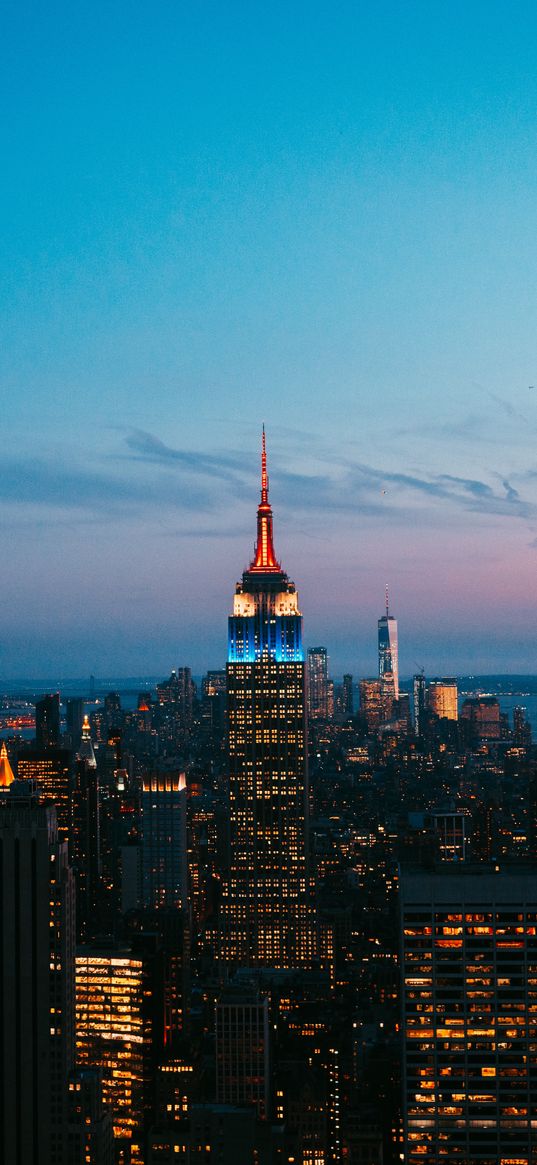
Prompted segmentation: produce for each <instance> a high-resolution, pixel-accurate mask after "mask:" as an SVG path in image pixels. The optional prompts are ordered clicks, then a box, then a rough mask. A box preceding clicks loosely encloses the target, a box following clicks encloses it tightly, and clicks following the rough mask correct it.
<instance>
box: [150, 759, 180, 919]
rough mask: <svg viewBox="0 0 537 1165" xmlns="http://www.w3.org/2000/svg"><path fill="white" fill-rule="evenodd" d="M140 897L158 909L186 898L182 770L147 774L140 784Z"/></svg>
mask: <svg viewBox="0 0 537 1165" xmlns="http://www.w3.org/2000/svg"><path fill="white" fill-rule="evenodd" d="M142 830H143V841H142V900H143V904H144V906H148V907H150V908H155V909H158V908H159V907H165V906H179V907H180V908H181V909H183V910H186V908H187V899H188V884H187V882H188V850H187V828H186V779H185V774H184V773H149V774H148V775H147V776H145V777H144V779H143V786H142Z"/></svg>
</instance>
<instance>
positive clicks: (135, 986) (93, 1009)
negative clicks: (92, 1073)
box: [76, 946, 155, 1165]
mask: <svg viewBox="0 0 537 1165" xmlns="http://www.w3.org/2000/svg"><path fill="white" fill-rule="evenodd" d="M148 971H149V968H148V965H147V960H146V959H144V956H143V953H142V952H140V953H139V954H138V953H137V954H134V953H133V952H132V951H131V950H130V948H124V949H121V948H113V949H108V948H107V947H102V948H101V947H89V946H83V947H79V949H78V952H77V956H76V1047H77V1061H78V1064H79V1066H80V1067H81V1068H86V1067H91V1066H95V1067H97V1068H100V1069H101V1071H102V1079H103V1098H104V1103H105V1105H106V1107H107V1108H109V1109H110V1111H111V1113H112V1120H113V1127H114V1137H115V1139H116V1148H117V1150H118V1152H120V1151H121V1152H122V1153H123V1157H122V1158H121V1160H123V1161H125V1162H126V1163H129V1162H131V1161H132V1163H133V1165H142V1163H143V1156H144V1154H143V1135H144V1134H143V1130H144V1119H145V1116H146V1110H147V1104H148V1092H149V1090H150V1088H151V1086H152V1070H153V1064H152V1057H153V1047H152V1042H153V1036H154V1017H153V1011H154V1005H155V1000H154V997H153V995H154V992H153V985H152V983H151V981H150V978H149V979H148Z"/></svg>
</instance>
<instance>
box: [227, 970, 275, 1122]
mask: <svg viewBox="0 0 537 1165" xmlns="http://www.w3.org/2000/svg"><path fill="white" fill-rule="evenodd" d="M215 1036H216V1101H217V1104H233V1105H236V1106H238V1107H241V1106H242V1105H253V1106H254V1107H255V1109H256V1111H257V1114H258V1116H260V1117H261V1118H262V1119H265V1120H267V1119H268V1118H269V1117H270V1056H269V1010H268V999H267V998H266V997H264V998H260V997H259V995H258V994H257V993H256V992H255V991H254V990H250V991H249V990H248V989H246V988H244V987H243V988H242V989H241V988H228V989H227V990H226V991H225V992H224V993H223V994H222V996H221V998H220V999H219V1000H218V1002H217V1004H216V1009H215Z"/></svg>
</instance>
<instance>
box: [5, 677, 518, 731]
mask: <svg viewBox="0 0 537 1165" xmlns="http://www.w3.org/2000/svg"><path fill="white" fill-rule="evenodd" d="M165 678H167V677H165V676H163V675H157V676H155V675H145V676H116V677H112V678H104V679H103V678H101V677H99V678H97V677H96V678H95V679H94V681H93V685H92V683H91V680H90V678H89V677H87V676H86V677H85V678H81V679H80V678H78V679H76V678H74V679H73V678H67V679H66V678H61V677H58V676H53V677H51V678H49V679H42V680H28V679H24V678H22V679H20V680H12V681H6V682H5V683H2V680H1V679H0V696H4V698H5V697H6V696H7V697H12V698H13V699H14V700H15V699H16V700H25V701H26V700H27V701H28V702H29V703H31V702H32V701H33V698H37V699H39V697H40V696H42V695H43V694H44V693H45V692H60V695H61V698H62V701H64V700H66V699H68V698H69V697H71V696H81V697H83V699H84V700H85V701H86V711H87V712H91V711H92V710H95V708H96V707H99V705H100V704H102V702H103V700H104V697H105V696H106V695H107V694H108V692H119V695H120V698H121V705H122V707H123V708H124V709H125V711H131V710H132V709H133V708H136V706H137V701H138V693H139V692H145V691H154V690H155V687H156V685H157V684H159V683H161V682H162V680H163V679H165ZM427 678H429V679H432V678H433V677H432V676H430V677H427ZM435 678H437V677H435ZM193 679H195V680H196V681H197V682H198V683H199V678H198V677H196V676H194V677H193ZM336 682H338V681H337V680H336ZM457 683H458V685H459V705H462V703H463V701H464V700H465V699H467V698H468V697H469V696H477V695H489V696H496V697H497V698H498V699H499V701H500V707H501V710H502V712H505V713H507V715H508V716H509V723H510V725H511V726H512V724H513V710H514V709H515V708H516V707H517V706H519V707H523V708H525V709H526V716H527V719H528V720H529V722H530V724H531V727H532V731H533V735H534V738H535V739H536V740H537V676H533V675H532V676H517V675H512V676H510V675H488V676H483V675H479V676H477V675H476V676H459V677H458V679H457ZM401 688H402V690H403V691H410V690H411V688H412V680H408V679H405V680H402V681H401ZM14 711H16V710H14ZM5 714H6V713H5V710H4V713H3V715H2V713H1V712H0V738H1V737H3V736H7V735H11V734H12V733H13V732H14V731H15V730H14V729H7V730H5V729H2V720H3V718H4V716H5ZM21 735H22V736H23V737H24V738H25V739H28V740H30V739H32V737H33V735H34V731H33V729H23V730H22V732H21Z"/></svg>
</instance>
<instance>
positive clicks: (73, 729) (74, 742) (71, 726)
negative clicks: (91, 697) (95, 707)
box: [65, 697, 84, 752]
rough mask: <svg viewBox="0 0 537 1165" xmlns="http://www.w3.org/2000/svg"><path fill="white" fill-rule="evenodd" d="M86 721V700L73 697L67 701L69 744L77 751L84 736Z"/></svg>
mask: <svg viewBox="0 0 537 1165" xmlns="http://www.w3.org/2000/svg"><path fill="white" fill-rule="evenodd" d="M83 723H84V700H82V699H81V698H79V697H73V698H72V699H69V700H66V702H65V728H66V733H67V736H68V738H69V740H68V744H69V747H70V748H72V750H73V752H76V750H77V748H78V746H79V744H80V740H81V737H82V725H83Z"/></svg>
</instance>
